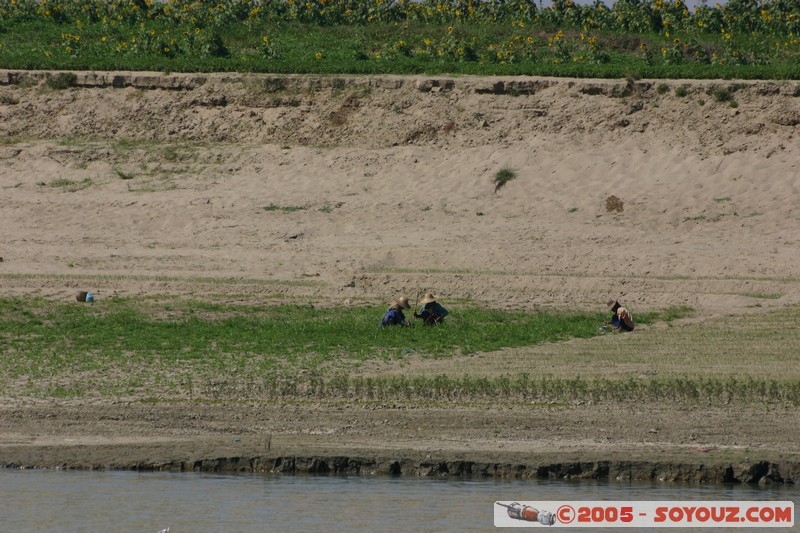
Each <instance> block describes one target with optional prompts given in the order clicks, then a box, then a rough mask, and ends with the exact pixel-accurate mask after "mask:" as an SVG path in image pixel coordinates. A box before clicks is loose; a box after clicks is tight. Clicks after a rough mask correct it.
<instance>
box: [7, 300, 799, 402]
mask: <svg viewBox="0 0 800 533" xmlns="http://www.w3.org/2000/svg"><path fill="white" fill-rule="evenodd" d="M383 311H384V309H383V308H382V307H372V306H368V307H345V308H330V307H329V308H315V307H314V306H312V305H286V304H280V303H276V304H272V305H263V304H253V305H251V304H250V303H246V304H229V303H213V302H208V301H206V302H201V301H192V300H184V299H180V298H163V297H162V298H160V299H155V298H150V299H148V298H144V299H141V298H140V299H134V298H110V299H106V300H102V301H101V302H96V303H94V304H81V303H78V302H70V303H63V302H52V301H48V300H45V299H37V298H35V299H23V298H8V297H6V298H2V299H0V323H2V324H3V327H2V330H0V351H2V353H3V368H4V373H3V377H2V379H0V393H2V394H4V395H7V396H11V397H39V396H42V397H75V398H86V397H98V396H100V397H137V398H139V399H153V400H160V401H171V400H179V399H186V398H194V399H204V400H227V401H243V400H248V399H261V400H264V399H269V400H275V399H289V398H291V399H316V400H341V399H359V400H363V401H402V402H414V403H426V402H438V401H447V402H453V401H456V402H459V401H463V402H481V401H506V400H507V401H521V400H522V401H533V402H548V403H553V402H555V403H572V402H576V401H586V402H602V401H638V400H643V401H673V402H679V403H691V404H697V403H699V404H720V403H723V404H726V403H731V402H733V403H735V402H754V401H756V402H766V403H777V404H789V405H797V404H799V403H800V381H798V379H797V378H798V368H797V363H796V362H795V361H794V360H793V358H794V356H795V354H794V353H793V350H792V347H793V346H798V345H800V332H798V331H797V328H793V327H791V325H792V324H796V323H797V320H798V319H799V318H800V309H788V310H784V311H780V312H776V313H772V314H764V315H757V316H754V317H747V318H737V319H733V320H726V321H711V322H704V323H692V324H689V325H682V326H680V327H677V326H675V327H670V326H669V324H671V323H672V321H673V320H676V319H679V318H680V317H681V316H686V315H688V314H690V313H691V310H690V309H686V308H683V309H665V310H662V311H658V312H653V313H649V314H644V315H641V316H640V317H639V319H640V323H641V324H645V325H646V326H647V327H644V328H640V329H639V330H638V331H637V332H635V333H634V334H627V335H626V334H612V333H605V332H602V331H599V330H598V326H599V324H601V323H602V320H603V318H605V314H596V313H582V312H567V311H562V312H546V313H545V312H519V311H515V312H507V311H497V310H490V309H482V308H478V307H471V306H470V307H467V306H465V307H463V308H453V309H452V315H451V317H449V319H448V323H447V324H445V325H444V326H442V327H433V328H428V327H423V326H420V325H417V326H415V327H411V328H399V327H395V328H386V329H380V328H378V326H377V324H378V321H379V319H380V316H381V314H382V312H383Z"/></svg>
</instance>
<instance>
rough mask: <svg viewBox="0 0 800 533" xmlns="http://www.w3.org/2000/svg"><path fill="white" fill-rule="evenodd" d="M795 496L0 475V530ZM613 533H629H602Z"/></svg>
mask: <svg viewBox="0 0 800 533" xmlns="http://www.w3.org/2000/svg"><path fill="white" fill-rule="evenodd" d="M799 495H800V489H797V488H792V487H774V488H766V489H759V488H750V487H742V486H732V487H727V486H719V485H717V486H688V485H675V484H652V485H651V484H641V483H636V484H630V483H617V482H611V483H608V482H605V483H597V482H591V481H580V482H566V481H532V480H508V481H506V480H486V481H483V480H480V481H464V480H440V479H426V478H420V479H408V478H405V479H395V478H388V477H384V478H371V477H312V476H276V475H256V474H236V475H227V474H226V475H215V474H200V473H160V472H149V473H135V472H84V471H54V470H47V471H43V470H35V471H34V470H0V531H2V532H8V533H11V532H13V533H27V532H36V533H49V532H53V533H55V532H59V533H63V532H75V533H78V532H92V533H96V532H108V531H113V532H145V533H148V532H150V533H158V532H159V531H162V530H165V529H167V528H169V532H170V533H184V532H220V533H221V532H225V533H228V532H238V533H249V532H253V533H255V532H271V531H275V532H289V531H304V532H306V531H308V532H312V531H325V532H337V531H363V532H373V531H397V532H400V531H495V530H496V529H495V528H494V525H493V516H494V508H493V506H494V502H495V501H497V500H500V501H508V500H521V501H537V500H538V501H542V500H783V501H788V500H793V501H796V500H797V499H798V496H799ZM615 530H617V531H632V530H630V529H616V528H615V529H603V530H602V531H609V532H610V531H615ZM714 530H715V529H704V530H703V531H714ZM716 530H717V531H723V530H722V529H716ZM584 531H586V530H584ZM648 531H656V530H655V529H649V530H648ZM672 531H675V530H674V529H673V530H672ZM724 531H731V530H730V529H728V530H724ZM744 531H755V530H754V529H749V530H744ZM772 531H786V529H779V530H776V529H773V530H772Z"/></svg>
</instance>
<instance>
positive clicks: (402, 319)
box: [381, 296, 411, 328]
mask: <svg viewBox="0 0 800 533" xmlns="http://www.w3.org/2000/svg"><path fill="white" fill-rule="evenodd" d="M403 309H411V304H409V303H408V298H406V297H405V296H401V297H399V298H397V299H395V300H393V301H392V305H391V307H389V309H388V310H387V311H386V312H385V313H384V314H383V318H381V327H382V328H385V327H386V326H408V325H409V324H408V321H407V320H406V316H405V315H404V314H403Z"/></svg>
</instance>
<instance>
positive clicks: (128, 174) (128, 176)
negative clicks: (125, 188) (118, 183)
mask: <svg viewBox="0 0 800 533" xmlns="http://www.w3.org/2000/svg"><path fill="white" fill-rule="evenodd" d="M112 170H113V172H114V174H116V175H117V177H118V178H120V179H123V180H132V179H133V178H135V177H136V174H133V173H132V172H124V171H122V170H120V169H118V168H114V169H112Z"/></svg>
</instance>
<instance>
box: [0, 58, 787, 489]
mask: <svg viewBox="0 0 800 533" xmlns="http://www.w3.org/2000/svg"><path fill="white" fill-rule="evenodd" d="M42 76H44V73H29V72H7V71H0V134H2V142H0V188H1V189H2V193H1V194H0V217H1V221H2V223H0V247H2V248H0V256H1V257H2V259H3V261H2V262H1V263H0V283H2V287H3V290H4V293H5V294H15V295H38V296H43V297H46V298H51V299H56V300H74V295H75V291H76V290H79V289H83V290H92V291H93V292H94V293H95V295H96V297H97V298H106V297H110V296H113V295H137V294H155V293H163V294H178V295H193V296H195V297H202V296H203V295H204V294H206V295H215V296H219V295H220V294H223V295H224V294H226V293H229V297H230V299H231V300H236V299H237V298H240V297H243V296H244V297H247V298H259V297H261V296H263V297H264V298H267V297H270V295H275V294H282V295H284V296H287V297H289V298H296V299H298V300H302V301H309V300H310V301H314V302H316V303H318V304H320V305H343V304H345V302H352V303H355V304H358V303H359V302H386V301H389V300H390V299H391V298H392V297H394V296H395V295H397V294H400V293H405V294H408V295H414V294H418V293H419V292H421V291H423V290H433V291H435V292H436V293H438V294H439V295H440V297H441V298H442V299H446V300H450V301H464V300H473V301H476V302H480V303H482V304H485V305H491V306H497V307H505V308H519V309H535V308H540V307H547V306H552V307H572V308H584V309H603V303H604V302H605V300H606V299H608V298H609V297H613V298H619V299H621V300H622V301H623V302H624V303H626V304H627V305H628V306H629V307H631V308H632V309H633V310H634V312H641V311H646V310H655V309H663V308H666V307H669V306H675V305H690V306H692V307H693V308H695V309H696V310H697V315H696V318H695V320H707V319H710V318H714V317H720V316H731V315H743V314H747V313H760V312H766V311H769V310H771V309H777V308H783V307H787V306H794V305H797V304H798V303H800V261H798V259H800V253H799V252H798V249H799V248H798V246H797V244H798V243H797V240H798V235H800V207H798V206H799V205H800V204H798V202H797V199H798V192H799V191H798V188H800V180H799V179H798V177H799V176H800V164H798V161H800V143H798V139H797V134H798V127H797V126H798V124H800V97H799V96H800V84H799V83H797V82H786V83H777V82H742V83H738V82H727V81H725V82H723V81H704V82H697V81H687V80H681V81H666V82H662V81H648V80H638V81H625V80H611V81H605V80H570V79H540V78H508V79H504V78H488V79H487V78H469V77H458V78H446V77H441V78H422V77H417V78H415V77H409V78H399V77H388V76H387V77H375V78H363V77H301V76H289V77H275V76H235V75H203V76H189V75H185V76H184V75H161V74H155V73H141V74H139V73H81V74H80V75H79V76H78V83H77V86H76V87H72V88H69V89H64V90H57V89H52V88H49V87H48V86H47V84H46V83H45V82H44V81H42ZM662 84H663V86H664V87H665V88H666V90H662V88H660V86H661V85H662ZM679 86H684V87H686V88H687V89H688V95H687V96H685V97H679V96H677V95H676V94H675V88H677V87H679ZM720 90H726V91H728V93H729V94H730V95H731V96H732V98H733V100H734V101H735V102H736V107H734V106H732V105H731V103H730V102H729V101H717V100H718V98H715V94H717V95H719V94H720V93H719V91H720ZM506 166H507V167H510V168H512V169H514V170H515V171H516V176H517V177H516V179H514V180H512V181H510V182H508V183H507V184H506V185H505V186H504V187H503V188H501V189H500V190H497V191H495V187H494V184H493V182H492V180H493V177H494V175H495V173H496V172H497V171H498V170H499V169H500V168H502V167H506ZM612 196H613V197H615V198H616V200H615V199H614V198H611V197H612ZM295 208H296V209H295ZM221 278H225V279H231V278H233V279H236V280H237V281H238V282H237V283H236V284H235V285H233V284H230V283H228V284H221V283H219V282H218V280H219V279H221ZM215 280H217V281H215ZM764 294H777V295H780V297H777V298H759V299H758V300H757V302H756V301H754V297H753V296H754V295H764ZM755 303H757V304H758V305H755ZM0 413H2V417H1V418H0V463H6V464H14V465H38V466H55V465H70V466H114V465H117V466H122V467H131V466H135V464H140V463H141V464H145V463H146V464H148V465H150V466H157V465H163V464H167V463H170V464H172V462H174V461H194V460H202V459H209V458H215V457H232V456H239V457H255V456H264V457H269V458H272V459H273V460H274V459H275V458H277V457H279V456H280V457H284V456H313V455H315V454H319V455H321V456H326V457H333V456H343V455H348V454H357V455H359V456H374V457H378V456H380V457H384V458H387V460H389V459H391V458H393V457H394V458H400V457H406V458H417V459H415V461H416V464H417V465H419V464H421V463H423V462H424V461H426V460H428V459H430V460H440V461H450V460H454V459H458V458H463V457H470V458H473V460H475V461H483V462H500V463H509V464H511V463H519V464H526V465H529V466H530V467H532V466H533V465H537V464H538V465H540V464H544V463H548V464H550V463H552V464H556V463H561V462H568V461H580V460H585V461H604V460H610V461H625V460H632V459H637V460H641V461H644V462H649V463H657V462H663V463H665V464H671V465H673V466H674V465H675V464H682V463H684V462H685V463H687V464H693V465H702V464H704V463H714V464H722V465H724V464H729V465H730V464H741V465H748V464H751V463H754V462H759V461H769V462H774V463H775V464H784V465H795V464H796V461H797V458H798V453H800V447H798V444H797V443H798V442H800V425H798V420H800V417H798V416H797V415H798V413H797V410H793V409H786V408H778V409H772V410H765V409H764V408H759V407H752V408H747V409H744V410H742V409H740V408H738V407H737V408H735V409H730V410H725V409H719V408H714V409H711V408H709V409H701V408H680V407H674V406H673V407H670V406H665V405H611V406H609V405H605V406H571V407H552V408H546V409H543V408H541V407H532V406H528V407H526V406H522V407H519V408H517V409H508V408H506V407H502V408H501V407H498V406H472V407H463V406H452V407H437V408H427V409H410V408H407V407H403V406H363V405H357V404H353V405H338V404H330V405H327V404H307V405H306V404H285V405H277V404H266V403H265V404H259V405H240V404H232V405H230V406H225V405H185V404H182V403H180V402H176V404H175V405H166V406H150V405H142V404H140V403H137V402H135V401H133V402H120V403H114V402H112V401H110V400H108V401H102V400H91V401H85V402H78V403H73V402H59V401H55V400H49V401H42V400H34V399H26V398H18V397H14V398H2V399H0ZM498 429H499V431H497V430H498ZM269 435H271V439H272V441H271V444H270V446H269V449H268V450H266V449H265V448H266V444H265V442H266V441H267V440H268V439H269V437H268V436H269ZM743 468H744V470H743V471H749V470H747V469H748V468H749V467H747V466H745V467H743ZM773 470H774V469H773ZM795 470H796V468H795V467H794V466H784V467H783V470H782V473H779V474H775V473H774V472H773V474H772V475H771V477H769V479H771V480H779V479H780V480H787V479H793V477H794V476H795V474H794V473H793V472H794V471H795ZM655 471H656V470H651V474H650V475H651V477H659V475H658V474H653V473H652V472H655ZM696 471H697V469H695V472H696ZM761 474H764V475H761ZM761 474H759V475H758V476H756V477H757V479H756V480H758V479H763V478H765V475H766V474H765V473H761ZM667 477H669V476H667ZM673 477H676V478H680V476H673ZM739 478H741V479H743V478H742V476H739ZM744 478H747V480H748V481H752V480H753V476H750V477H749V478H748V477H747V476H744ZM737 479H738V478H737Z"/></svg>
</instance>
